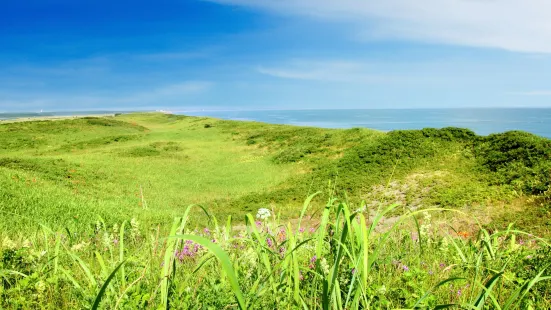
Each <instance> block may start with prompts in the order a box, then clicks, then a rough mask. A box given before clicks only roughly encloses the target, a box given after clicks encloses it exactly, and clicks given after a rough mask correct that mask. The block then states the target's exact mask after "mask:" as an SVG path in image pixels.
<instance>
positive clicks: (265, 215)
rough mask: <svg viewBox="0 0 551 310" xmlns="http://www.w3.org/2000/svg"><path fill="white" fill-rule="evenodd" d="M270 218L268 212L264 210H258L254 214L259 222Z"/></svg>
mask: <svg viewBox="0 0 551 310" xmlns="http://www.w3.org/2000/svg"><path fill="white" fill-rule="evenodd" d="M270 216H271V213H270V210H268V209H266V208H260V209H258V212H257V213H256V218H259V219H261V220H267V219H268V218H269V217H270Z"/></svg>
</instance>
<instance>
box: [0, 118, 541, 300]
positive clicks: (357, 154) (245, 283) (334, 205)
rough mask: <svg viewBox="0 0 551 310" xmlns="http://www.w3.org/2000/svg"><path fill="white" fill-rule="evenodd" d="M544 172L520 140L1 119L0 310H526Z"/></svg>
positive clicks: (526, 138) (200, 123)
mask: <svg viewBox="0 0 551 310" xmlns="http://www.w3.org/2000/svg"><path fill="white" fill-rule="evenodd" d="M550 173H551V140H548V139H545V138H541V137H538V136H535V135H531V134H528V133H525V132H515V131H513V132H506V133H500V134H494V135H490V136H477V135H475V134H474V133H473V132H471V131H469V130H466V129H460V128H443V129H423V130H410V131H392V132H388V133H384V132H378V131H374V130H369V129H360V128H354V129H348V130H337V129H321V128H308V127H294V126H284V125H269V124H262V123H255V122H240V121H226V120H218V119H212V118H200V117H187V116H176V115H167V114H156V113H146V114H128V115H117V116H113V117H102V118H97V117H86V118H77V119H66V120H56V121H32V122H15V123H5V124H0V212H1V213H2V216H1V217H0V241H1V243H0V258H1V261H0V284H1V285H0V308H17V309H33V308H37V307H41V308H49V309H75V308H91V309H100V308H101V307H102V306H101V305H103V306H105V307H107V308H120V309H137V308H140V309H142V308H148V309H149V308H154V309H159V308H171V309H190V308H198V307H205V308H211V309H221V308H224V307H233V308H237V307H239V308H242V309H267V308H285V309H299V308H300V309H310V308H312V309H321V308H323V309H329V308H334V309H367V308H373V309H380V308H389V309H390V308H416V309H418V308H423V309H428V308H435V307H443V308H446V307H456V308H466V309H471V308H473V307H474V308H477V307H480V308H481V307H483V306H484V305H486V306H489V307H491V308H493V307H495V306H496V305H497V306H499V307H500V308H501V309H511V308H514V307H523V308H526V307H533V308H536V309H538V308H541V307H543V306H544V305H547V304H548V303H549V302H550V301H551V286H550V285H549V284H548V283H549V282H548V281H547V280H549V279H551V278H550V277H546V276H545V275H546V274H548V272H547V268H548V267H549V264H550V263H551V261H549V257H550V256H549V249H550V248H551V247H550V243H549V236H551V233H550V228H551V220H550V216H549V215H550V212H551V191H550V181H551V177H550ZM255 215H256V218H255ZM498 283H499V285H496V284H498Z"/></svg>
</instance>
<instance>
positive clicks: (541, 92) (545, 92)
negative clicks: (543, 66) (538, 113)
mask: <svg viewBox="0 0 551 310" xmlns="http://www.w3.org/2000/svg"><path fill="white" fill-rule="evenodd" d="M509 94H511V95H519V96H551V90H532V91H522V92H512V93H509Z"/></svg>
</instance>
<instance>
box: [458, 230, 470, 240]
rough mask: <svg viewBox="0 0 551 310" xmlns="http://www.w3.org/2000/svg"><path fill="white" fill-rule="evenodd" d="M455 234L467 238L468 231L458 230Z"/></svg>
mask: <svg viewBox="0 0 551 310" xmlns="http://www.w3.org/2000/svg"><path fill="white" fill-rule="evenodd" d="M457 235H459V236H460V237H462V238H463V239H467V238H469V232H467V231H460V232H458V233H457Z"/></svg>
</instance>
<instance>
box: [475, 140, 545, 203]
mask: <svg viewBox="0 0 551 310" xmlns="http://www.w3.org/2000/svg"><path fill="white" fill-rule="evenodd" d="M475 154H476V156H477V159H478V161H479V163H480V164H481V165H482V166H483V167H485V168H487V169H488V170H490V171H491V172H493V173H494V177H495V180H494V182H495V183H497V184H510V185H514V186H515V187H517V188H518V189H520V190H523V191H525V192H527V193H529V194H541V193H543V192H545V191H546V190H547V189H548V188H549V185H550V180H551V140H549V139H546V138H542V137H538V136H536V135H533V134H530V133H526V132H521V131H509V132H505V133H500V134H493V135H490V136H488V137H486V138H485V139H483V140H482V142H481V143H479V145H478V146H477V147H476V148H475Z"/></svg>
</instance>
